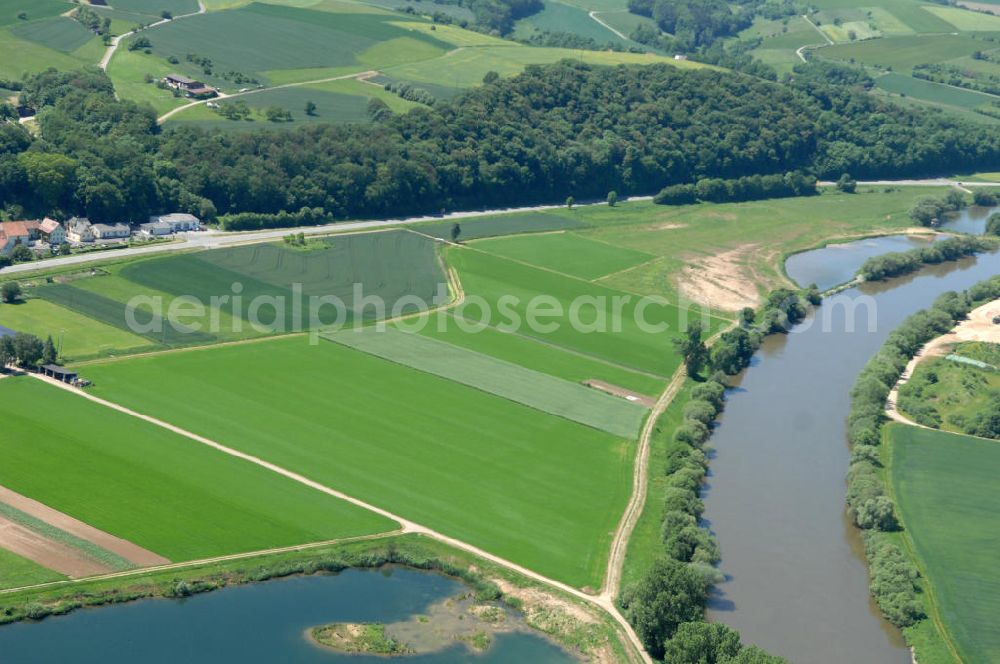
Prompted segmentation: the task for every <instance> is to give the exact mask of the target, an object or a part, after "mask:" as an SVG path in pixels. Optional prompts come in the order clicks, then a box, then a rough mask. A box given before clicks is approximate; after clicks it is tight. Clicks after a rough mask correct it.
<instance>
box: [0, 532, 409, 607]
mask: <svg viewBox="0 0 1000 664" xmlns="http://www.w3.org/2000/svg"><path fill="white" fill-rule="evenodd" d="M402 534H403V532H402V531H401V530H389V531H386V532H384V533H373V534H371V535H357V536H355V537H342V538H340V539H333V540H325V541H322V542H308V543H306V544H293V545H292V546H283V547H277V548H274V549H260V550H258V551H245V552H242V553H230V554H227V555H224V556H214V557H212V558H201V559H199V560H188V561H184V562H178V563H170V564H168V565H154V566H152V567H139V568H136V569H130V570H124V571H121V572H111V573H109V574H98V575H96V576H86V577H81V578H78V579H66V580H63V581H49V582H48V583H36V584H33V585H30V586H21V587H19V588H4V589H2V590H0V595H10V594H13V593H18V592H24V591H26V590H41V589H43V588H55V587H58V586H65V585H72V584H79V583H85V582H91V581H109V580H112V579H121V578H126V577H130V576H142V575H143V574H151V573H156V572H167V571H170V570H175V569H185V568H188V567H201V566H202V565H212V564H215V563H224V562H228V561H232V560H242V559H244V558H257V557H265V556H273V555H279V554H282V553H292V552H295V551H308V550H310V549H318V548H321V547H324V546H332V545H335V544H347V543H349V542H363V541H369V540H376V539H384V538H387V537H395V536H397V535H402Z"/></svg>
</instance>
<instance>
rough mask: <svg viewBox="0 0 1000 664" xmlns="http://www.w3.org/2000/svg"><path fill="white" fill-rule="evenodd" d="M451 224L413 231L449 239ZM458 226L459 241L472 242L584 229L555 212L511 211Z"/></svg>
mask: <svg viewBox="0 0 1000 664" xmlns="http://www.w3.org/2000/svg"><path fill="white" fill-rule="evenodd" d="M454 225H455V222H454V221H432V222H430V223H427V224H419V225H417V226H414V227H413V228H414V230H416V231H419V232H421V233H424V234H426V235H431V236H433V237H437V238H441V239H447V240H450V239H451V229H452V227H453V226H454ZM459 226H460V227H461V230H462V235H461V238H460V239H461V240H476V239H479V238H484V237H497V236H501V235H518V234H521V233H540V232H545V231H560V230H566V229H572V228H584V227H586V224H585V223H583V222H582V221H580V220H579V219H577V218H576V217H575V216H567V215H566V214H560V213H558V212H556V213H553V212H515V213H513V214H505V215H498V216H491V217H481V218H473V219H462V220H460V222H459Z"/></svg>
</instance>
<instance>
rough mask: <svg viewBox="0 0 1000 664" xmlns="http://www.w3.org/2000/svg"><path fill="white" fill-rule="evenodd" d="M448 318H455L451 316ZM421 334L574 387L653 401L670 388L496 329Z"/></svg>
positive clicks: (431, 327)
mask: <svg viewBox="0 0 1000 664" xmlns="http://www.w3.org/2000/svg"><path fill="white" fill-rule="evenodd" d="M448 318H454V317H453V316H451V314H448ZM418 332H419V333H420V334H423V335H425V336H428V337H432V338H434V339H440V340H442V341H447V342H448V343H450V344H453V345H455V346H461V347H463V348H468V349H470V350H474V351H476V352H478V353H483V354H485V355H490V356H492V357H496V358H498V359H501V360H506V361H507V362H513V363H514V364H520V365H521V366H523V367H527V368H529V369H534V370H536V371H542V372H544V373H547V374H549V375H550V376H556V377H558V378H563V379H565V380H569V381H573V382H574V383H582V382H583V381H586V380H591V379H598V380H603V381H605V382H608V383H611V384H612V385H618V386H619V387H624V388H626V389H629V390H633V391H635V392H638V393H639V394H645V395H647V396H651V397H652V396H655V395H657V394H659V393H660V392H661V391H662V390H663V388H664V386H665V385H666V380H665V379H664V378H662V377H660V376H654V375H652V374H647V373H644V372H639V371H633V370H630V369H626V368H624V367H620V366H618V365H616V364H613V363H610V362H605V361H602V360H599V359H597V358H593V357H589V356H587V355H582V354H579V353H574V352H572V351H570V350H567V349H565V348H560V347H559V346H553V345H550V344H546V343H543V342H541V341H539V340H537V339H533V338H531V337H528V336H524V335H522V334H517V333H516V332H505V331H501V330H498V329H497V328H495V327H477V328H476V331H475V332H472V333H470V332H467V331H466V330H464V329H463V328H462V327H461V326H460V325H458V324H457V319H455V320H447V319H446V320H445V321H444V323H443V324H442V325H438V324H437V321H435V320H432V321H430V322H428V323H427V324H426V325H424V326H423V327H421V328H419V329H418Z"/></svg>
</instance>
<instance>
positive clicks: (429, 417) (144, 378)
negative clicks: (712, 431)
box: [87, 337, 634, 588]
mask: <svg viewBox="0 0 1000 664" xmlns="http://www.w3.org/2000/svg"><path fill="white" fill-rule="evenodd" d="M319 344H320V345H319V346H318V347H317V346H314V345H310V344H309V342H308V340H307V339H305V338H303V337H297V338H284V339H274V340H268V341H263V342H260V343H255V344H244V345H235V346H224V347H217V348H212V349H204V350H196V351H188V352H177V353H166V354H160V355H158V356H148V357H141V358H133V359H131V360H125V361H119V362H112V363H106V364H102V365H92V366H88V367H87V375H88V377H90V378H91V379H93V380H94V382H95V387H94V388H92V389H93V391H94V392H95V393H96V394H99V395H101V396H104V397H107V398H109V399H112V400H114V401H116V402H119V403H122V404H125V405H127V406H129V407H131V408H134V409H136V410H138V411H140V412H144V413H149V414H152V415H155V416H158V417H161V418H165V419H166V420H168V421H170V422H171V423H174V424H177V425H179V426H183V427H185V428H186V429H188V430H190V431H194V432H197V433H199V434H201V435H204V436H208V437H210V438H212V439H214V440H217V441H219V442H221V443H223V444H226V445H230V446H233V447H236V448H238V449H240V450H242V451H245V452H248V453H251V454H254V455H257V456H260V457H262V458H264V459H266V460H268V461H271V462H273V463H277V464H280V465H281V466H283V467H285V468H288V469H291V470H295V471H297V472H300V473H303V474H305V475H307V476H308V477H310V478H312V479H314V480H317V481H321V482H324V483H325V484H327V485H329V486H332V487H334V488H336V489H339V490H341V491H344V492H346V493H348V494H349V495H352V496H356V497H358V498H361V499H364V500H366V501H369V502H371V503H372V504H374V505H377V506H379V507H383V508H385V509H388V510H391V511H393V512H395V513H397V514H400V515H401V516H404V517H406V518H410V519H413V520H415V521H417V522H419V523H422V524H424V525H426V526H429V527H431V528H434V529H436V530H439V531H441V532H444V533H446V534H448V535H450V536H453V537H456V538H458V539H461V540H463V541H466V542H470V543H472V544H475V545H476V546H479V547H482V548H483V549H485V550H487V551H490V552H492V553H495V554H497V555H500V556H503V557H505V558H507V559H509V560H513V561H516V562H518V563H520V564H522V565H525V566H527V567H529V568H531V569H534V570H537V571H538V572H540V573H542V574H545V575H548V576H551V577H553V578H558V579H560V580H562V581H565V582H567V583H570V584H573V585H577V586H586V585H589V586H592V587H595V588H596V587H597V586H599V585H600V581H601V578H602V575H603V570H604V564H605V562H606V560H607V555H608V546H609V543H610V539H611V533H612V531H613V530H614V528H615V525H616V524H617V522H618V519H619V517H620V516H621V511H622V509H623V508H624V506H625V503H626V502H627V499H628V495H629V492H630V489H631V485H632V457H633V453H634V444H633V443H632V442H631V441H626V440H622V439H616V438H615V437H613V436H610V435H608V434H606V433H603V432H600V431H597V430H596V429H592V428H590V427H586V426H583V425H580V424H576V423H573V422H570V421H568V420H565V419H563V418H560V417H553V416H551V415H547V414H545V413H542V412H540V411H537V410H535V409H532V408H528V407H526V406H522V405H520V404H516V403H514V402H511V401H508V400H506V399H502V398H500V397H497V396H494V395H491V394H487V393H485V392H481V391H479V390H474V389H471V388H468V387H466V386H464V385H460V384H458V383H455V382H453V381H450V380H446V379H443V378H439V377H437V376H433V375H430V374H427V373H423V372H420V371H416V370H414V369H410V368H408V367H404V366H401V365H399V364H396V363H393V362H388V361H386V360H383V359H380V358H377V357H374V356H372V355H368V354H366V353H361V352H359V351H356V350H352V349H350V348H347V347H345V346H341V345H339V344H333V343H329V342H326V341H320V342H319ZM192 395H197V396H196V397H194V398H193V397H192Z"/></svg>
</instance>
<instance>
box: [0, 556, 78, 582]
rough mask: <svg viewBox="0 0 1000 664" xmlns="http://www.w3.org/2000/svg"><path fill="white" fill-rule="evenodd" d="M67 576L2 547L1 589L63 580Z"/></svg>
mask: <svg viewBox="0 0 1000 664" xmlns="http://www.w3.org/2000/svg"><path fill="white" fill-rule="evenodd" d="M65 578H66V577H65V576H63V575H62V574H59V573H58V572H53V571H52V570H50V569H47V568H45V567H42V566H41V565H39V564H37V563H34V562H32V561H30V560H28V559H26V558H22V557H21V556H19V555H17V554H14V553H11V552H10V551H7V550H6V549H0V590H3V589H5V588H19V587H21V586H30V585H33V584H36V583H48V582H50V581H62V580H64V579H65Z"/></svg>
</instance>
